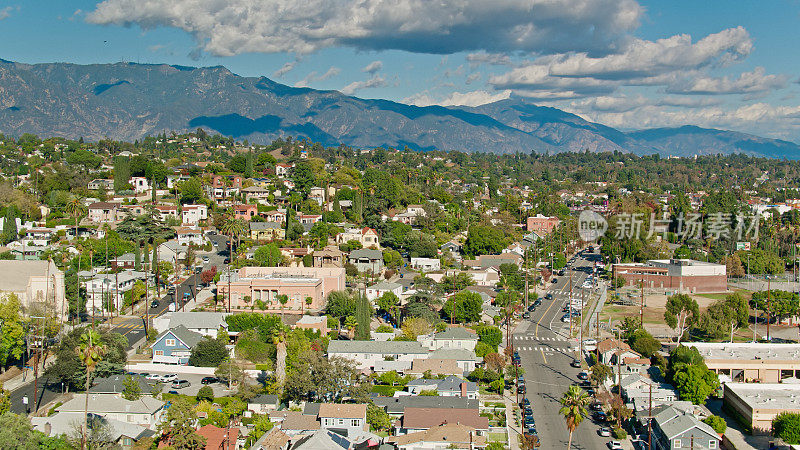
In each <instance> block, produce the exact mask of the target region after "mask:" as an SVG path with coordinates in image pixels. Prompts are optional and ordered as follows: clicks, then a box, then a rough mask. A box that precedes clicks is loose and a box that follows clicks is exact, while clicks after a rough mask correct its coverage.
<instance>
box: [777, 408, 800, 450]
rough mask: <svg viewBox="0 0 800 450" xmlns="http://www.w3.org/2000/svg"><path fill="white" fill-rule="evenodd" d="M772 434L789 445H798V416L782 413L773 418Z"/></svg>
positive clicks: (799, 429)
mask: <svg viewBox="0 0 800 450" xmlns="http://www.w3.org/2000/svg"><path fill="white" fill-rule="evenodd" d="M772 433H773V434H774V435H775V436H776V437H779V438H781V439H783V440H784V442H786V443H787V444H789V445H796V444H800V414H798V413H789V412H783V413H780V414H778V415H777V416H775V418H774V419H772Z"/></svg>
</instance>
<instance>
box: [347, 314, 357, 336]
mask: <svg viewBox="0 0 800 450" xmlns="http://www.w3.org/2000/svg"><path fill="white" fill-rule="evenodd" d="M344 327H345V328H347V338H348V339H350V340H351V341H352V340H353V339H355V336H356V327H358V321H357V320H356V318H355V316H347V318H346V319H344Z"/></svg>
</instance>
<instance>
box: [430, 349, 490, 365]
mask: <svg viewBox="0 0 800 450" xmlns="http://www.w3.org/2000/svg"><path fill="white" fill-rule="evenodd" d="M428 358H430V359H455V360H456V361H475V362H479V361H481V358H479V357H478V356H475V353H474V352H472V351H470V350H467V349H465V348H440V349H438V350H434V351H432V352H431V354H430V355H429V356H428Z"/></svg>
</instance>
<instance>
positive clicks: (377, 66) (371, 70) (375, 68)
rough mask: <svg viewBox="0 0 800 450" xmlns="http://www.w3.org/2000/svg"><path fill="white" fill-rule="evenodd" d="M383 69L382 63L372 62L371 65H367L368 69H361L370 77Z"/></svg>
mask: <svg viewBox="0 0 800 450" xmlns="http://www.w3.org/2000/svg"><path fill="white" fill-rule="evenodd" d="M381 69H383V62H382V61H372V62H371V63H369V64H367V65H366V67H364V68H363V69H361V71H362V72H366V73H368V74H370V75H375V73H376V72H378V71H379V70H381Z"/></svg>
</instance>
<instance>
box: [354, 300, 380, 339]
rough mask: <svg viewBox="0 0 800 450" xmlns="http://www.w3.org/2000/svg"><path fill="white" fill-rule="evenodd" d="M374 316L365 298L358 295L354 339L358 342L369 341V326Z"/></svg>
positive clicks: (370, 305)
mask: <svg viewBox="0 0 800 450" xmlns="http://www.w3.org/2000/svg"><path fill="white" fill-rule="evenodd" d="M374 315H375V311H374V309H373V308H372V304H371V303H370V301H369V300H368V299H367V297H366V296H364V295H362V294H358V297H357V298H356V311H355V320H356V327H355V338H356V339H358V340H359V341H368V340H369V339H370V325H371V322H372V317H373V316H374Z"/></svg>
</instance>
